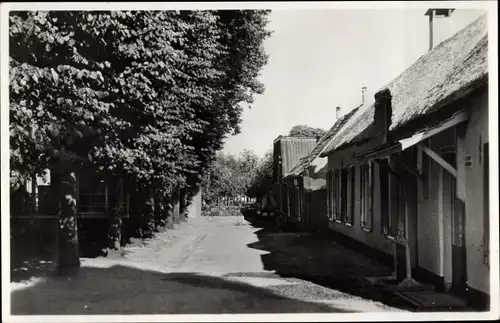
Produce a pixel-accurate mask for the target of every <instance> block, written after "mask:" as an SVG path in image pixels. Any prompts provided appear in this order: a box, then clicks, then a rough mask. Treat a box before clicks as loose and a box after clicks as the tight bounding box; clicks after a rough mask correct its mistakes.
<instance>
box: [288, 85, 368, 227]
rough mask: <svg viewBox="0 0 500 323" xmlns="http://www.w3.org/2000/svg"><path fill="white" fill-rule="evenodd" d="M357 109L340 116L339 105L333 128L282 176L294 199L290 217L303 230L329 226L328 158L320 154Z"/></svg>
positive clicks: (289, 212) (289, 211)
mask: <svg viewBox="0 0 500 323" xmlns="http://www.w3.org/2000/svg"><path fill="white" fill-rule="evenodd" d="M363 94H364V91H363ZM363 99H364V98H363ZM359 108H360V107H357V108H355V109H353V110H351V111H350V112H349V113H347V114H346V115H344V116H342V117H339V114H340V107H337V121H336V122H335V124H334V125H333V126H332V128H331V129H330V130H328V131H327V132H326V133H325V135H323V137H321V138H320V139H319V140H318V142H317V144H316V146H315V147H314V149H313V150H312V151H311V153H310V154H309V155H307V156H305V157H304V158H302V159H301V160H300V161H299V162H298V163H297V164H296V165H295V166H294V167H293V168H292V169H291V170H290V172H288V174H286V176H285V181H286V182H287V184H288V187H289V188H290V189H289V190H290V191H291V197H292V199H293V200H294V203H291V208H289V210H288V214H289V217H290V218H291V219H292V220H294V221H295V222H296V223H297V224H298V225H299V226H301V227H302V228H303V229H305V230H313V231H316V230H322V229H325V228H327V227H328V218H327V216H326V214H327V203H326V201H327V185H326V178H327V176H326V174H327V166H328V158H326V157H320V156H319V155H320V154H321V153H322V152H323V150H324V149H325V147H326V145H327V144H328V143H329V142H330V141H331V140H332V138H333V137H334V136H335V134H336V133H337V132H338V131H339V130H340V129H342V127H343V126H344V125H345V124H346V122H347V121H349V120H350V118H351V117H352V116H353V115H354V114H355V112H357V110H358V109H359Z"/></svg>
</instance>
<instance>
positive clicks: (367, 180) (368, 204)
mask: <svg viewBox="0 0 500 323" xmlns="http://www.w3.org/2000/svg"><path fill="white" fill-rule="evenodd" d="M360 185H361V192H360V196H361V203H360V211H361V212H360V214H361V223H360V225H361V227H362V228H363V230H365V231H371V230H372V226H373V164H372V162H369V163H367V164H364V165H361V176H360Z"/></svg>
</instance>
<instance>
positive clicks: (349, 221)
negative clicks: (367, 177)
mask: <svg viewBox="0 0 500 323" xmlns="http://www.w3.org/2000/svg"><path fill="white" fill-rule="evenodd" d="M348 177H349V179H348V182H349V185H347V186H348V188H347V190H348V192H349V194H348V195H347V212H346V220H345V223H346V225H349V226H351V225H353V220H354V205H355V196H356V195H355V188H356V187H355V186H356V169H355V167H351V168H349V172H348Z"/></svg>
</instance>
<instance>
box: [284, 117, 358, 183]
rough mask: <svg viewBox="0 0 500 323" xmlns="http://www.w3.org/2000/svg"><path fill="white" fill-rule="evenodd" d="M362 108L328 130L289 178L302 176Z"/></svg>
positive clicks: (342, 118)
mask: <svg viewBox="0 0 500 323" xmlns="http://www.w3.org/2000/svg"><path fill="white" fill-rule="evenodd" d="M359 108H360V107H356V108H355V109H353V110H352V111H350V112H349V113H346V114H345V115H343V116H342V117H340V118H339V119H338V120H337V121H336V122H335V124H334V125H333V126H332V127H331V128H330V130H328V131H327V132H326V133H325V134H324V135H323V137H321V139H320V140H319V141H318V143H317V144H316V146H315V147H314V149H313V150H312V151H311V153H310V154H309V155H307V156H305V157H304V158H302V159H301V160H300V161H299V162H298V163H297V164H296V165H295V166H294V167H293V168H292V169H291V170H290V172H288V174H286V177H288V176H300V175H301V174H302V172H303V171H304V170H305V169H306V168H307V167H308V166H309V165H310V164H311V163H312V162H313V161H314V160H315V159H316V158H317V157H318V156H319V154H320V153H321V152H322V151H323V148H325V146H326V145H327V144H328V143H329V142H330V141H331V139H332V138H333V137H334V136H335V135H336V134H337V132H338V131H339V130H340V129H342V127H343V126H344V125H345V124H346V122H347V121H349V119H350V118H351V117H352V116H353V115H354V114H355V113H356V112H357V111H358V109H359Z"/></svg>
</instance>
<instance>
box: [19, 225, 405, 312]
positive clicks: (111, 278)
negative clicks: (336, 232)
mask: <svg viewBox="0 0 500 323" xmlns="http://www.w3.org/2000/svg"><path fill="white" fill-rule="evenodd" d="M385 270H387V268H384V267H382V266H381V265H378V264H376V263H374V262H372V261H371V260H369V259H367V258H365V257H362V256H360V255H356V254H353V253H352V251H350V250H346V249H344V248H342V247H341V246H339V245H337V244H335V243H332V242H331V241H324V240H321V239H320V240H318V238H317V237H315V236H312V235H301V234H280V233H275V232H270V233H269V232H268V233H264V230H261V229H259V228H256V227H253V226H252V225H250V223H248V222H246V221H245V220H244V219H243V217H217V218H205V217H203V218H197V219H190V220H189V222H187V223H181V224H180V225H179V226H177V227H176V228H175V229H173V230H167V231H165V232H163V233H158V234H156V236H155V237H154V238H152V239H149V240H146V241H144V242H143V243H133V244H132V245H131V246H129V247H126V248H124V249H123V256H121V255H120V254H119V253H116V254H110V255H108V257H106V258H103V257H100V258H95V259H83V260H82V266H81V268H80V270H79V272H78V274H76V275H74V276H71V277H54V276H49V277H45V278H36V279H34V280H31V281H30V282H28V281H23V282H20V283H12V284H11V288H12V290H13V291H12V314H196V313H207V314H209V313H214V314H215V313H311V312H315V313H326V312H337V313H346V312H381V311H384V312H386V311H389V312H395V311H400V310H398V309H396V308H393V307H390V306H387V305H384V304H382V303H381V302H378V301H373V300H371V299H369V298H365V297H363V295H361V296H360V294H359V293H357V292H356V291H359V288H358V287H356V286H354V285H351V286H345V284H344V285H342V284H340V285H339V282H349V283H350V284H355V282H356V281H355V280H349V279H348V278H350V277H353V276H355V275H357V274H364V273H374V272H384V271H385ZM336 284H337V285H338V286H340V288H335V285H336ZM349 288H350V289H351V290H349Z"/></svg>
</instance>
